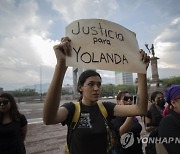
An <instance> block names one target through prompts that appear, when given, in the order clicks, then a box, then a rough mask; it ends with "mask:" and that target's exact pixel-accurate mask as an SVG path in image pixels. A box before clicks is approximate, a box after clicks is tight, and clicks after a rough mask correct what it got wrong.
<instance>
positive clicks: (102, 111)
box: [97, 101, 108, 120]
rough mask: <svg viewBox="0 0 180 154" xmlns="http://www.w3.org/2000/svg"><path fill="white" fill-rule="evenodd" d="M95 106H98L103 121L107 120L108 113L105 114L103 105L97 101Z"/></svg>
mask: <svg viewBox="0 0 180 154" xmlns="http://www.w3.org/2000/svg"><path fill="white" fill-rule="evenodd" d="M97 104H98V107H99V109H100V111H101V113H102V115H103V117H104V119H105V120H107V116H108V113H107V110H106V108H105V107H104V105H103V103H102V102H100V101H98V102H97Z"/></svg>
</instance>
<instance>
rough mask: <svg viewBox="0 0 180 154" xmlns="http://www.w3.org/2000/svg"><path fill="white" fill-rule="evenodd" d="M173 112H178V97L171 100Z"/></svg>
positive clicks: (179, 101)
mask: <svg viewBox="0 0 180 154" xmlns="http://www.w3.org/2000/svg"><path fill="white" fill-rule="evenodd" d="M171 104H172V106H173V109H174V111H175V112H177V113H180V97H179V98H176V99H174V100H172V101H171Z"/></svg>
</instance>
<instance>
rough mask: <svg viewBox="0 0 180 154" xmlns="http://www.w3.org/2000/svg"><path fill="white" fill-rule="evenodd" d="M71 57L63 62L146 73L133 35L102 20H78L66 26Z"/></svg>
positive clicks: (75, 65) (84, 66)
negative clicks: (69, 40)
mask: <svg viewBox="0 0 180 154" xmlns="http://www.w3.org/2000/svg"><path fill="white" fill-rule="evenodd" d="M66 36H68V37H69V38H70V39H71V46H72V56H71V57H66V65H67V66H73V67H79V68H88V69H101V70H111V71H124V72H137V73H146V68H145V65H144V64H143V62H142V61H141V59H140V56H139V47H138V42H137V40H136V34H135V33H134V32H132V31H130V30H128V29H127V28H125V27H123V26H121V25H118V24H116V23H113V22H110V21H107V20H103V19H80V20H76V21H74V22H72V23H71V24H69V25H68V26H67V27H66Z"/></svg>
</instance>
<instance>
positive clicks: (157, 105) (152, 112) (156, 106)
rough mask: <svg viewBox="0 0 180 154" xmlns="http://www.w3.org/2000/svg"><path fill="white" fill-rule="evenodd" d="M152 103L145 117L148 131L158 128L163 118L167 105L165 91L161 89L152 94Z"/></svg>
mask: <svg viewBox="0 0 180 154" xmlns="http://www.w3.org/2000/svg"><path fill="white" fill-rule="evenodd" d="M151 103H152V104H151V106H150V107H149V109H148V111H147V115H146V117H145V126H146V127H145V128H146V131H147V132H152V131H154V130H156V129H157V127H158V125H159V122H160V121H161V119H162V113H163V110H164V105H165V99H164V96H163V93H162V92H160V91H155V92H153V93H152V94H151Z"/></svg>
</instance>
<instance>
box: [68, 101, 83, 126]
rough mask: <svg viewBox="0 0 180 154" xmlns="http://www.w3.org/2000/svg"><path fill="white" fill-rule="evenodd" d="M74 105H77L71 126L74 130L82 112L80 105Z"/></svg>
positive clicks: (76, 103) (77, 103)
mask: <svg viewBox="0 0 180 154" xmlns="http://www.w3.org/2000/svg"><path fill="white" fill-rule="evenodd" d="M74 105H75V111H74V115H73V118H72V122H71V125H70V127H71V128H72V129H74V128H75V127H76V124H77V122H78V120H79V117H80V112H81V111H80V110H81V107H80V103H79V102H75V103H74Z"/></svg>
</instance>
